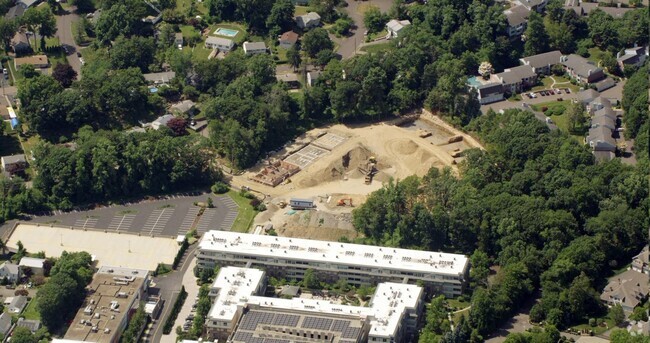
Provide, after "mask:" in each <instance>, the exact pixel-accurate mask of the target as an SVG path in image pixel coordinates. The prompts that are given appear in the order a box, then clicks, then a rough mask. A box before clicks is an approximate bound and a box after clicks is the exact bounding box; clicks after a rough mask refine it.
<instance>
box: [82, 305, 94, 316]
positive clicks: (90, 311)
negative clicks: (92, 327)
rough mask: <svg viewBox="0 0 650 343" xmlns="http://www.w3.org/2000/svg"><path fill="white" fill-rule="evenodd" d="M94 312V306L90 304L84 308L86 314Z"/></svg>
mask: <svg viewBox="0 0 650 343" xmlns="http://www.w3.org/2000/svg"><path fill="white" fill-rule="evenodd" d="M92 313H93V307H92V306H90V305H88V306H86V308H85V309H84V314H88V315H90V314H92Z"/></svg>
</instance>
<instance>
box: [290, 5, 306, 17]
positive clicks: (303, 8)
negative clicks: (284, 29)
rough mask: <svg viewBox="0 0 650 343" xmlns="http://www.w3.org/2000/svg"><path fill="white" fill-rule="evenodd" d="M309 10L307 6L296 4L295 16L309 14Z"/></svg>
mask: <svg viewBox="0 0 650 343" xmlns="http://www.w3.org/2000/svg"><path fill="white" fill-rule="evenodd" d="M308 12H309V7H307V6H296V7H295V9H294V11H293V16H294V17H297V16H299V15H303V14H307V13H308Z"/></svg>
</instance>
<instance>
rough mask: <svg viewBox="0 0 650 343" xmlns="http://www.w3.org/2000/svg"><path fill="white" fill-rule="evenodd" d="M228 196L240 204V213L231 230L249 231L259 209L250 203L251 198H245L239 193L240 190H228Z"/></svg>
mask: <svg viewBox="0 0 650 343" xmlns="http://www.w3.org/2000/svg"><path fill="white" fill-rule="evenodd" d="M228 196H230V198H232V200H233V201H234V202H236V203H237V205H238V206H239V214H238V215H237V219H235V222H234V223H233V225H232V229H231V231H235V232H248V230H249V229H250V227H251V224H253V219H255V215H256V214H257V211H255V210H254V209H253V206H251V205H250V201H251V199H248V198H244V197H243V196H241V195H239V192H237V191H235V190H232V189H231V190H229V191H228Z"/></svg>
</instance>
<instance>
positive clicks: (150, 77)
mask: <svg viewBox="0 0 650 343" xmlns="http://www.w3.org/2000/svg"><path fill="white" fill-rule="evenodd" d="M142 76H144V80H145V81H147V83H148V84H150V85H160V84H166V83H169V81H171V79H173V78H174V77H176V73H175V72H173V71H163V72H160V73H147V74H142Z"/></svg>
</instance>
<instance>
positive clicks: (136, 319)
mask: <svg viewBox="0 0 650 343" xmlns="http://www.w3.org/2000/svg"><path fill="white" fill-rule="evenodd" d="M146 324H147V314H146V313H145V312H144V302H140V306H138V309H137V310H136V311H135V313H134V314H133V316H132V317H131V320H130V321H129V324H128V326H127V328H126V330H124V332H123V333H122V340H121V342H124V343H137V342H138V339H139V338H140V332H141V331H140V330H142V329H143V327H144V326H145V325H146Z"/></svg>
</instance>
